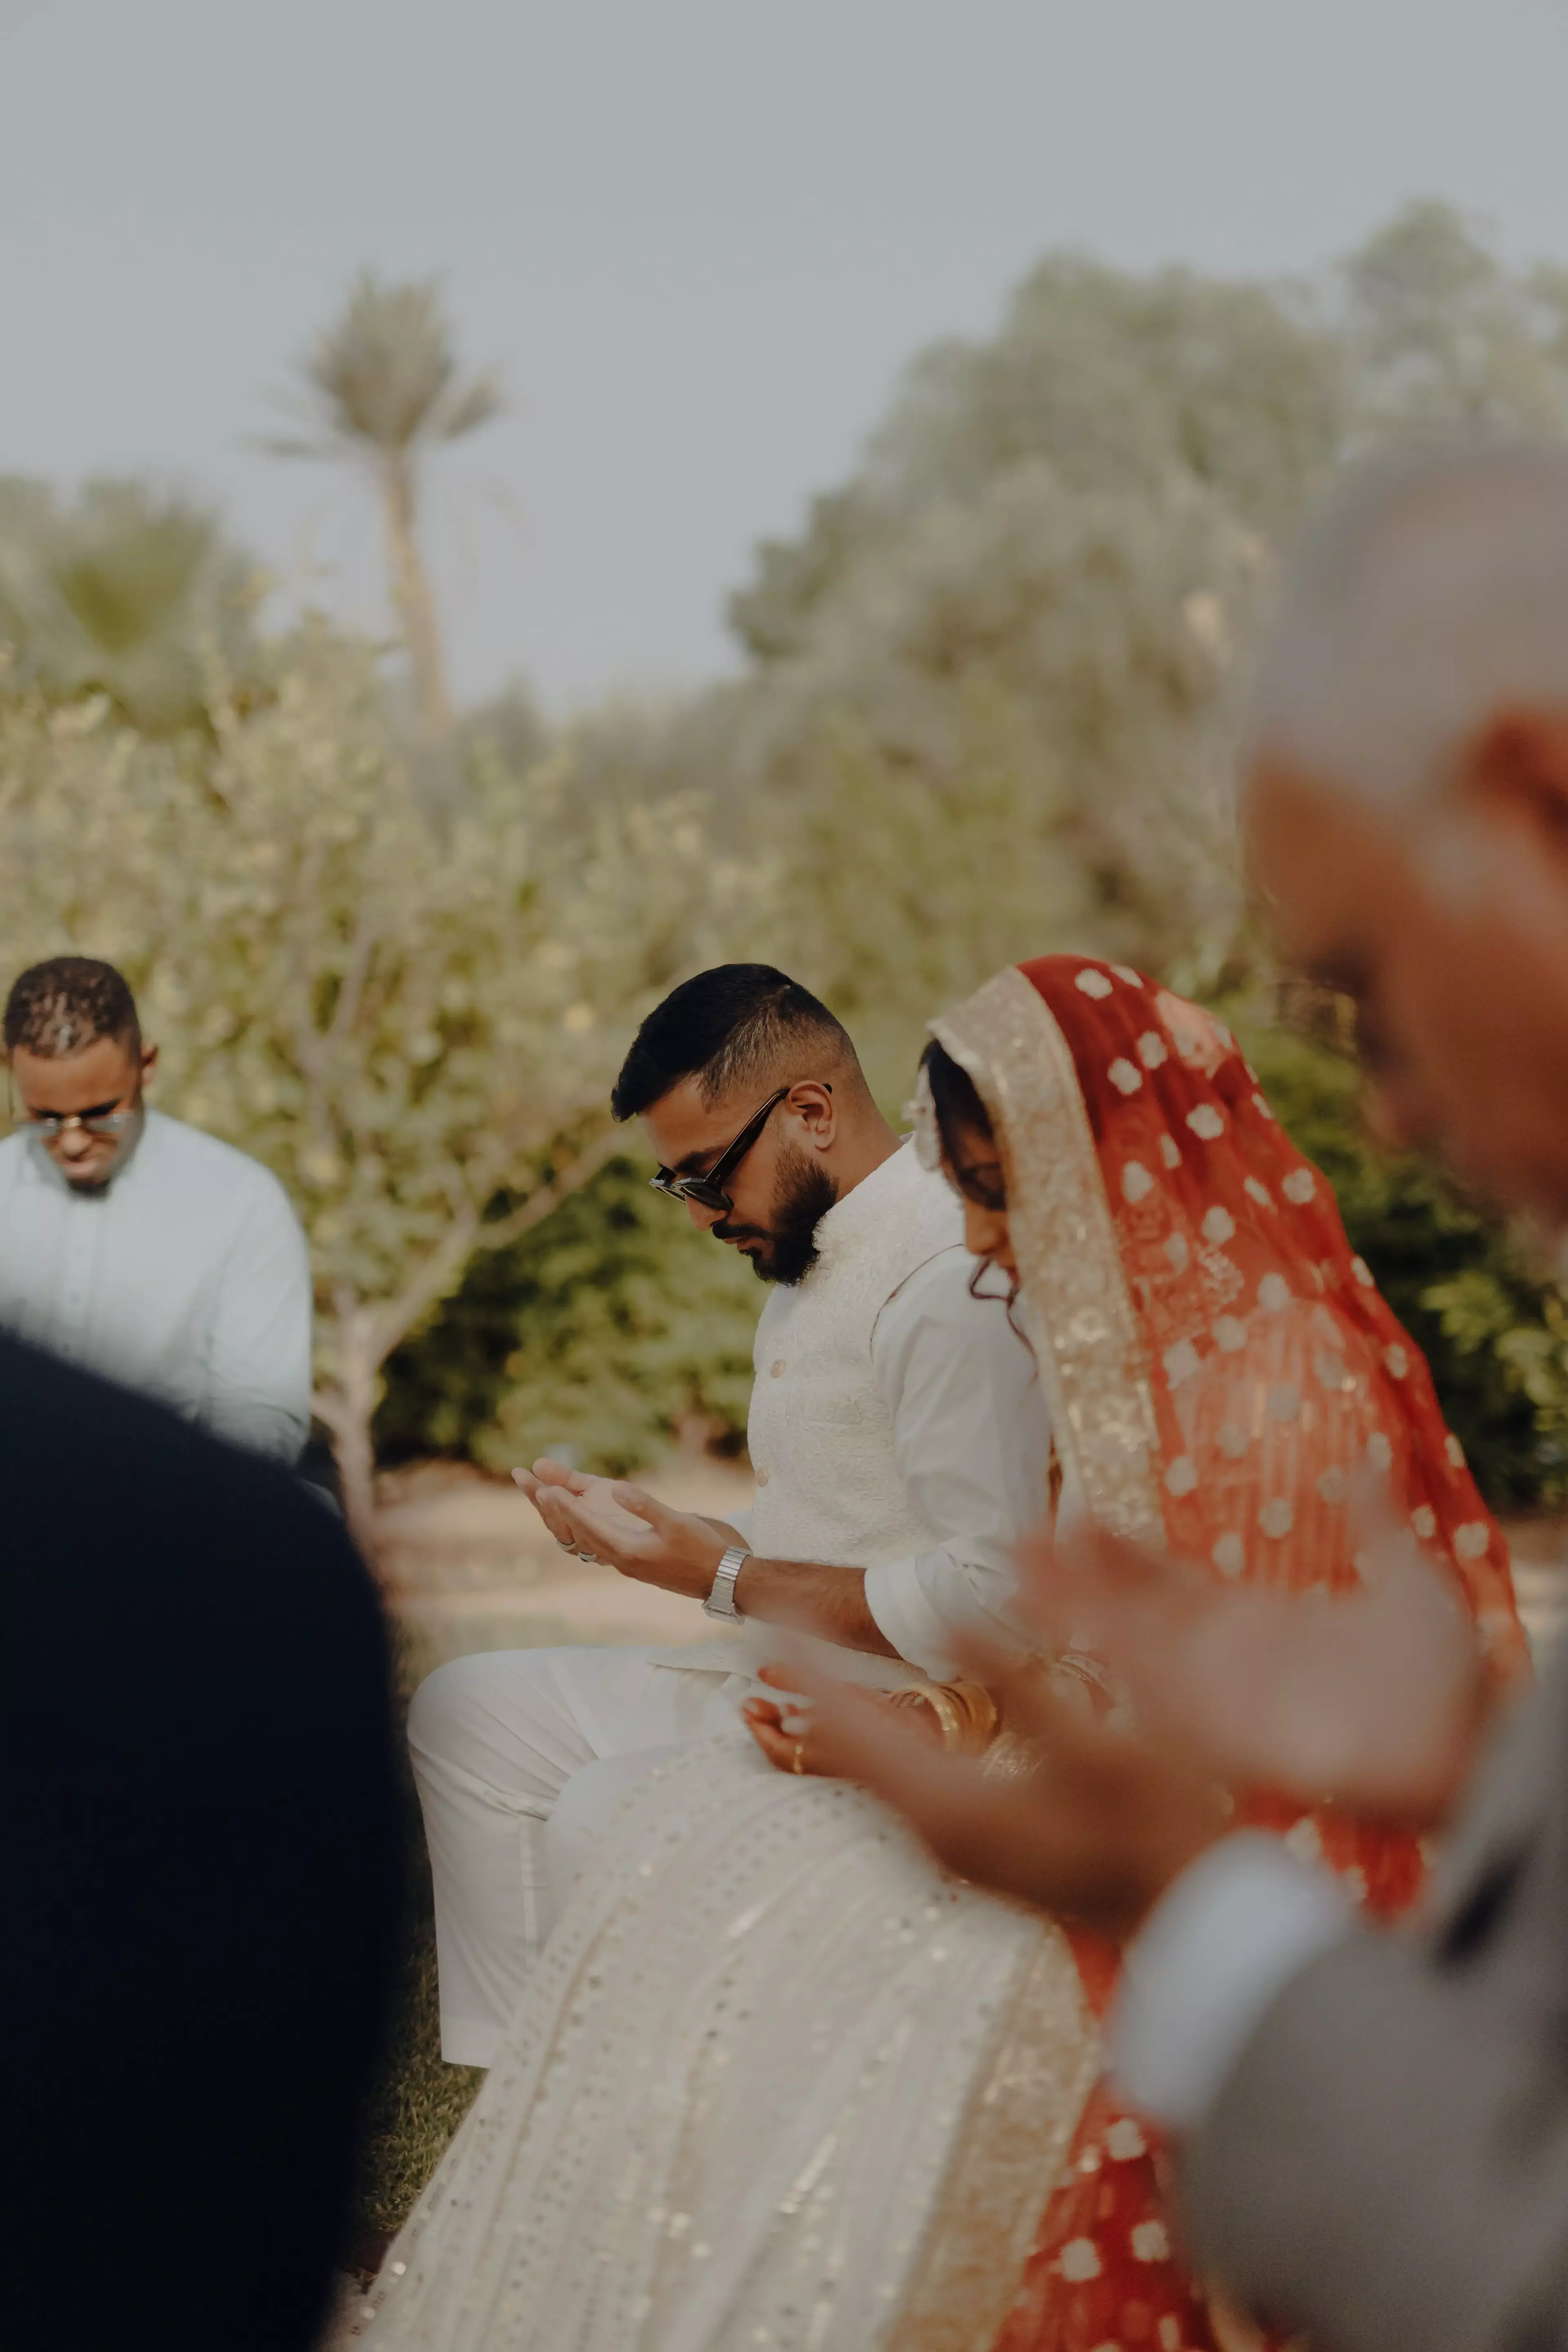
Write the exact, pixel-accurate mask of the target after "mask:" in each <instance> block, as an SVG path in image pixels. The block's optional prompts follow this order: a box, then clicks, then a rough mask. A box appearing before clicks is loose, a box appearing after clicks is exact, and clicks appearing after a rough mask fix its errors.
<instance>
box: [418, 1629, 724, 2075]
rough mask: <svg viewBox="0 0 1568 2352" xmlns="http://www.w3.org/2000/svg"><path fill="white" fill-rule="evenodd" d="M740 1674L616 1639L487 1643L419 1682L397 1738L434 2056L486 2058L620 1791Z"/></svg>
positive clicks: (715, 1705)
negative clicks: (422, 1914) (576, 1646)
mask: <svg viewBox="0 0 1568 2352" xmlns="http://www.w3.org/2000/svg"><path fill="white" fill-rule="evenodd" d="M748 1687H751V1685H749V1684H748V1683H747V1680H746V1678H745V1677H744V1676H738V1675H730V1674H728V1673H704V1672H702V1671H700V1670H696V1669H690V1668H685V1667H679V1666H663V1665H655V1664H652V1663H651V1662H650V1657H649V1654H648V1653H647V1651H646V1650H617V1649H596V1650H595V1649H581V1650H502V1651H495V1652H492V1653H490V1654H485V1655H481V1656H479V1657H471V1658H456V1659H454V1660H453V1661H452V1663H451V1664H450V1665H446V1666H439V1667H437V1670H436V1672H435V1673H434V1674H433V1675H428V1676H427V1677H426V1680H425V1681H424V1682H423V1683H421V1684H420V1685H419V1688H418V1689H417V1690H416V1693H415V1695H414V1703H413V1706H411V1708H410V1709H409V1716H408V1745H409V1749H410V1752H411V1755H412V1758H413V1762H414V1778H415V1781H416V1785H417V1787H418V1790H419V1802H420V1804H421V1806H422V1807H423V1809H424V1814H425V1836H426V1843H427V1844H428V1847H429V1850H430V1870H431V1875H432V1877H433V1879H434V1882H435V1889H436V1958H437V1968H438V1969H439V1972H440V1980H441V2054H442V2056H443V2057H444V2058H445V2059H447V2061H448V2062H449V2063H451V2064H453V2065H457V2066H488V2065H489V2063H490V2061H491V2059H492V2058H493V2056H494V2054H495V2051H496V2046H497V2044H498V2042H500V2037H501V2035H502V2033H503V2032H505V2031H506V2028H507V2026H508V2025H509V2024H510V2022H511V2018H512V2014H513V2012H514V2011H515V2010H516V2008H517V2004H518V2002H519V2000H521V1995H522V1990H523V1988H524V1986H525V1985H526V1983H527V1981H528V1978H529V1973H530V1971H531V1969H532V1967H533V1963H534V1961H535V1959H536V1958H538V1955H539V1953H540V1951H541V1949H542V1946H543V1943H544V1939H545V1937H547V1936H548V1935H549V1933H550V1929H551V1927H552V1924H553V1922H554V1918H555V1916H556V1915H557V1913H558V1912H559V1910H560V1907H561V1905H562V1903H563V1901H564V1898H565V1895H566V1894H567V1892H568V1891H569V1889H570V1887H571V1885H572V1883H573V1881H574V1878H575V1877H576V1875H577V1873H578V1871H579V1869H580V1868H581V1866H582V1864H583V1861H584V1857H585V1855H586V1854H587V1853H589V1852H590V1851H591V1849H592V1846H593V1843H594V1841H595V1837H596V1835H597V1834H598V1832H599V1831H600V1830H601V1829H602V1827H603V1826H604V1824H605V1822H606V1821H607V1819H608V1817H609V1815H610V1814H611V1813H612V1812H613V1811H614V1810H615V1808H616V1804H617V1803H618V1801H619V1800H620V1799H621V1797H622V1796H624V1795H625V1794H626V1791H627V1790H629V1789H630V1788H631V1787H632V1785H633V1784H634V1782H635V1781H637V1780H639V1779H640V1778H641V1777H642V1775H643V1774H644V1773H645V1772H647V1770H648V1769H650V1768H651V1766H653V1765H654V1764H656V1763H658V1761H659V1760H660V1759H661V1758H662V1757H663V1756H665V1755H667V1754H668V1752H669V1750H670V1749H671V1748H674V1747H678V1746H679V1745H681V1744H682V1743H683V1742H685V1741H687V1740H690V1739H698V1738H702V1737H704V1735H705V1734H707V1733H708V1732H710V1731H713V1730H716V1729H717V1728H718V1727H720V1725H721V1724H722V1723H723V1722H725V1721H732V1720H734V1717H735V1708H736V1705H737V1703H738V1701H739V1699H740V1698H741V1697H742V1696H743V1695H744V1692H745V1690H746V1689H747V1688H748ZM742 1736H743V1735H742Z"/></svg>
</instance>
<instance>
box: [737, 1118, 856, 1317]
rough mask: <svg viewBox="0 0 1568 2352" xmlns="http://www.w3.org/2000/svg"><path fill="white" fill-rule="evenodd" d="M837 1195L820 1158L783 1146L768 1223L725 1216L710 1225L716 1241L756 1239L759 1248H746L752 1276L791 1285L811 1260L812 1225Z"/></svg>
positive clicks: (813, 1249) (800, 1278) (805, 1272)
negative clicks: (735, 1220)
mask: <svg viewBox="0 0 1568 2352" xmlns="http://www.w3.org/2000/svg"><path fill="white" fill-rule="evenodd" d="M837 1198H838V1187H837V1184H836V1183H835V1182H834V1181H833V1179H832V1177H831V1176H830V1175H829V1174H828V1173H827V1171H826V1169H825V1168H824V1167H823V1165H822V1163H821V1162H820V1160H814V1159H813V1158H812V1157H811V1156H810V1155H809V1154H808V1153H806V1152H804V1151H785V1152H783V1153H781V1155H780V1158H779V1171H778V1184H777V1187H776V1189H775V1191H774V1193H773V1222H772V1223H771V1224H769V1225H767V1226H766V1227H763V1226H762V1225H732V1224H731V1223H728V1222H727V1221H726V1222H723V1223H719V1224H717V1225H713V1226H711V1227H710V1231H711V1232H712V1233H714V1234H717V1236H718V1238H719V1239H720V1240H721V1242H741V1241H747V1242H752V1241H754V1242H758V1243H760V1244H762V1246H761V1247H760V1248H759V1249H756V1250H748V1252H747V1253H746V1255H748V1256H749V1257H750V1259H751V1261H752V1273H753V1274H754V1275H755V1276H756V1277H757V1280H758V1281H759V1282H782V1283H784V1284H787V1285H788V1286H791V1287H793V1286H794V1285H795V1283H797V1282H801V1281H804V1279H805V1276H807V1275H808V1274H809V1273H810V1272H811V1269H812V1267H813V1266H814V1265H816V1228H817V1226H818V1225H819V1224H820V1223H822V1220H823V1218H824V1217H825V1216H826V1214H827V1212H828V1210H829V1209H831V1208H832V1206H833V1204H834V1202H836V1201H837Z"/></svg>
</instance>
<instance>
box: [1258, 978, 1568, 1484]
mask: <svg viewBox="0 0 1568 2352" xmlns="http://www.w3.org/2000/svg"><path fill="white" fill-rule="evenodd" d="M1240 1026H1241V1029H1242V1034H1243V1040H1244V1043H1245V1045H1246V1047H1247V1055H1248V1057H1249V1059H1250V1060H1251V1062H1252V1065H1253V1067H1254V1068H1255V1069H1256V1070H1257V1072H1258V1076H1259V1078H1260V1079H1261V1080H1262V1082H1263V1087H1264V1090H1265V1092H1266V1093H1267V1094H1268V1098H1269V1101H1270V1102H1271V1103H1272V1104H1273V1106H1274V1108H1275V1110H1276V1111H1277V1112H1278V1113H1279V1118H1280V1119H1281V1121H1282V1122H1283V1124H1284V1126H1285V1127H1286V1129H1288V1130H1289V1134H1290V1136H1291V1138H1292V1139H1293V1141H1294V1142H1295V1143H1296V1144H1298V1145H1299V1146H1300V1150H1302V1151H1304V1152H1305V1153H1306V1155H1307V1157H1308V1158H1309V1159H1310V1160H1313V1161H1315V1163H1316V1164H1317V1166H1318V1167H1319V1168H1321V1170H1322V1171H1323V1173H1324V1175H1325V1176H1327V1177H1328V1178H1329V1180H1330V1181H1331V1184H1332V1185H1333V1188H1334V1191H1335V1193H1336V1194H1337V1196H1338V1199H1339V1203H1340V1209H1341V1212H1342V1214H1343V1217H1344V1221H1345V1230H1346V1232H1347V1234H1349V1236H1350V1241H1351V1246H1352V1249H1355V1250H1359V1252H1360V1253H1361V1255H1362V1256H1363V1257H1364V1258H1365V1260H1366V1262H1367V1264H1368V1265H1369V1266H1370V1267H1371V1268H1372V1271H1373V1274H1374V1275H1375V1276H1376V1278H1377V1282H1378V1285H1379V1287H1380V1288H1381V1289H1382V1291H1383V1293H1384V1297H1386V1298H1387V1300H1388V1303H1389V1305H1390V1306H1391V1307H1393V1309H1394V1313H1395V1314H1396V1315H1397V1316H1398V1318H1399V1319H1400V1321H1401V1322H1402V1323H1403V1324H1404V1325H1405V1328H1406V1330H1407V1331H1409V1332H1410V1334H1411V1336H1412V1338H1413V1339H1415V1340H1416V1341H1417V1343H1418V1344H1419V1346H1420V1347H1421V1348H1422V1349H1423V1350H1424V1352H1425V1354H1426V1359H1427V1360H1428V1362H1429V1363H1430V1364H1431V1367H1432V1371H1433V1376H1434V1378H1435V1379H1436V1383H1437V1391H1438V1394H1439V1396H1440V1397H1441V1399H1442V1402H1443V1409H1444V1412H1445V1413H1446V1415H1447V1421H1448V1425H1449V1427H1450V1428H1451V1429H1452V1430H1453V1432H1454V1433H1455V1435H1456V1436H1457V1437H1458V1440H1459V1442H1460V1444H1462V1445H1463V1446H1464V1448H1465V1452H1466V1454H1467V1455H1468V1458H1469V1463H1470V1466H1471V1468H1472V1469H1473V1470H1474V1472H1475V1474H1476V1476H1477V1478H1478V1479H1479V1483H1480V1486H1481V1488H1482V1491H1483V1492H1484V1493H1485V1495H1486V1497H1487V1499H1488V1501H1489V1503H1491V1504H1492V1505H1493V1507H1495V1508H1497V1509H1500V1510H1502V1509H1511V1510H1531V1509H1551V1508H1561V1507H1563V1505H1564V1504H1568V1308H1565V1307H1564V1303H1563V1296H1562V1294H1561V1292H1560V1291H1559V1289H1558V1288H1557V1286H1556V1285H1555V1283H1554V1282H1552V1281H1551V1280H1550V1279H1547V1278H1545V1277H1544V1276H1543V1273H1542V1268H1541V1266H1540V1265H1539V1264H1537V1263H1536V1262H1535V1259H1534V1256H1533V1255H1532V1253H1531V1249H1530V1247H1529V1245H1528V1244H1526V1243H1525V1242H1524V1241H1523V1240H1521V1238H1520V1237H1519V1236H1517V1235H1516V1234H1512V1233H1510V1231H1509V1230H1508V1229H1507V1228H1505V1227H1503V1226H1500V1225H1499V1224H1498V1223H1496V1222H1495V1221H1494V1220H1493V1219H1491V1218H1489V1217H1488V1216H1486V1215H1484V1214H1483V1213H1481V1212H1480V1211H1479V1210H1477V1209H1476V1208H1474V1207H1472V1206H1471V1205H1470V1204H1469V1203H1468V1202H1466V1201H1465V1200H1463V1199H1462V1198H1461V1197H1460V1196H1459V1195H1458V1193H1457V1192H1454V1191H1453V1189H1452V1188H1451V1187H1450V1186H1449V1185H1447V1183H1445V1181H1443V1179H1442V1177H1441V1176H1440V1175H1439V1174H1438V1173H1437V1172H1436V1171H1435V1170H1434V1169H1433V1168H1432V1167H1431V1165H1430V1164H1429V1163H1428V1162H1427V1161H1426V1160H1420V1159H1417V1158H1415V1156H1414V1155H1412V1154H1401V1155H1398V1156H1393V1155H1390V1154H1388V1153H1386V1152H1384V1151H1381V1150H1379V1149H1378V1148H1377V1147H1376V1145H1375V1144H1373V1142H1372V1141H1371V1139H1369V1138H1368V1136H1367V1134H1366V1132H1365V1129H1364V1128H1363V1124H1362V1121H1361V1119H1360V1118H1359V1117H1358V1114H1357V1109H1356V1092H1357V1076H1356V1072H1355V1070H1354V1068H1353V1066H1352V1065H1351V1064H1350V1062H1348V1061H1347V1060H1345V1059H1344V1058H1343V1057H1342V1056H1341V1055H1337V1054H1334V1053H1332V1052H1331V1051H1329V1050H1328V1049H1327V1048H1326V1047H1324V1046H1322V1045H1317V1044H1314V1043H1310V1042H1309V1041H1307V1040H1306V1039H1303V1038H1300V1037H1298V1036H1295V1035H1293V1034H1290V1033H1289V1032H1288V1031H1284V1030H1280V1029H1277V1028H1260V1027H1254V1026H1251V1025H1248V1024H1246V1023H1245V1022H1243V1023H1242V1024H1240Z"/></svg>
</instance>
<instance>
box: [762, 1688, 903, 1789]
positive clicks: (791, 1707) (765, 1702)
mask: <svg viewBox="0 0 1568 2352" xmlns="http://www.w3.org/2000/svg"><path fill="white" fill-rule="evenodd" d="M757 1679H758V1681H759V1682H764V1683H770V1684H771V1685H773V1689H774V1690H776V1691H779V1692H782V1693H783V1696H782V1697H781V1698H777V1699H770V1698H752V1699H748V1700H747V1701H746V1704H745V1706H743V1707H742V1710H741V1712H742V1718H743V1720H744V1722H745V1725H746V1728H747V1729H748V1731H750V1733H751V1735H752V1738H753V1739H754V1740H755V1741H756V1743H757V1746H758V1747H759V1748H761V1749H762V1751H763V1755H764V1756H765V1757H766V1758H767V1759H768V1762H769V1763H770V1764H772V1765H773V1767H774V1768H775V1769H776V1770H778V1771H780V1772H810V1773H815V1774H817V1775H820V1776H822V1777H825V1778H827V1779H837V1778H839V1777H840V1775H841V1767H840V1765H839V1763H838V1761H837V1758H836V1757H835V1756H834V1755H833V1754H832V1752H831V1751H830V1750H829V1748H828V1746H827V1744H826V1742H825V1741H824V1740H823V1738H822V1736H821V1734H820V1733H819V1732H818V1731H817V1729H816V1723H815V1719H814V1707H813V1703H812V1701H811V1700H810V1699H808V1698H806V1697H804V1696H802V1694H801V1693H800V1692H799V1691H798V1690H797V1689H796V1688H795V1682H794V1680H793V1679H792V1675H791V1670H790V1668H789V1667H788V1666H763V1668H762V1669H761V1671H760V1672H759V1674H758V1676H757ZM866 1696H868V1698H869V1699H871V1700H872V1702H873V1703H874V1704H879V1705H880V1706H884V1707H886V1708H887V1710H888V1712H889V1715H891V1714H894V1713H897V1714H898V1715H899V1716H900V1717H901V1718H902V1720H903V1722H904V1724H905V1725H906V1727H908V1729H909V1730H910V1732H911V1733H913V1734H915V1735H917V1736H920V1737H923V1738H925V1739H927V1740H928V1741H930V1743H931V1745H932V1746H935V1747H940V1746H941V1745H942V1727H941V1725H940V1724H939V1723H938V1722H937V1720H936V1717H934V1716H933V1715H932V1714H931V1711H930V1709H929V1708H928V1707H923V1706H917V1707H907V1708H906V1707H900V1708H898V1709H894V1707H893V1706H892V1705H891V1702H890V1700H889V1698H888V1696H887V1695H886V1694H885V1693H884V1692H881V1691H872V1692H868V1693H867V1694H866Z"/></svg>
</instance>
